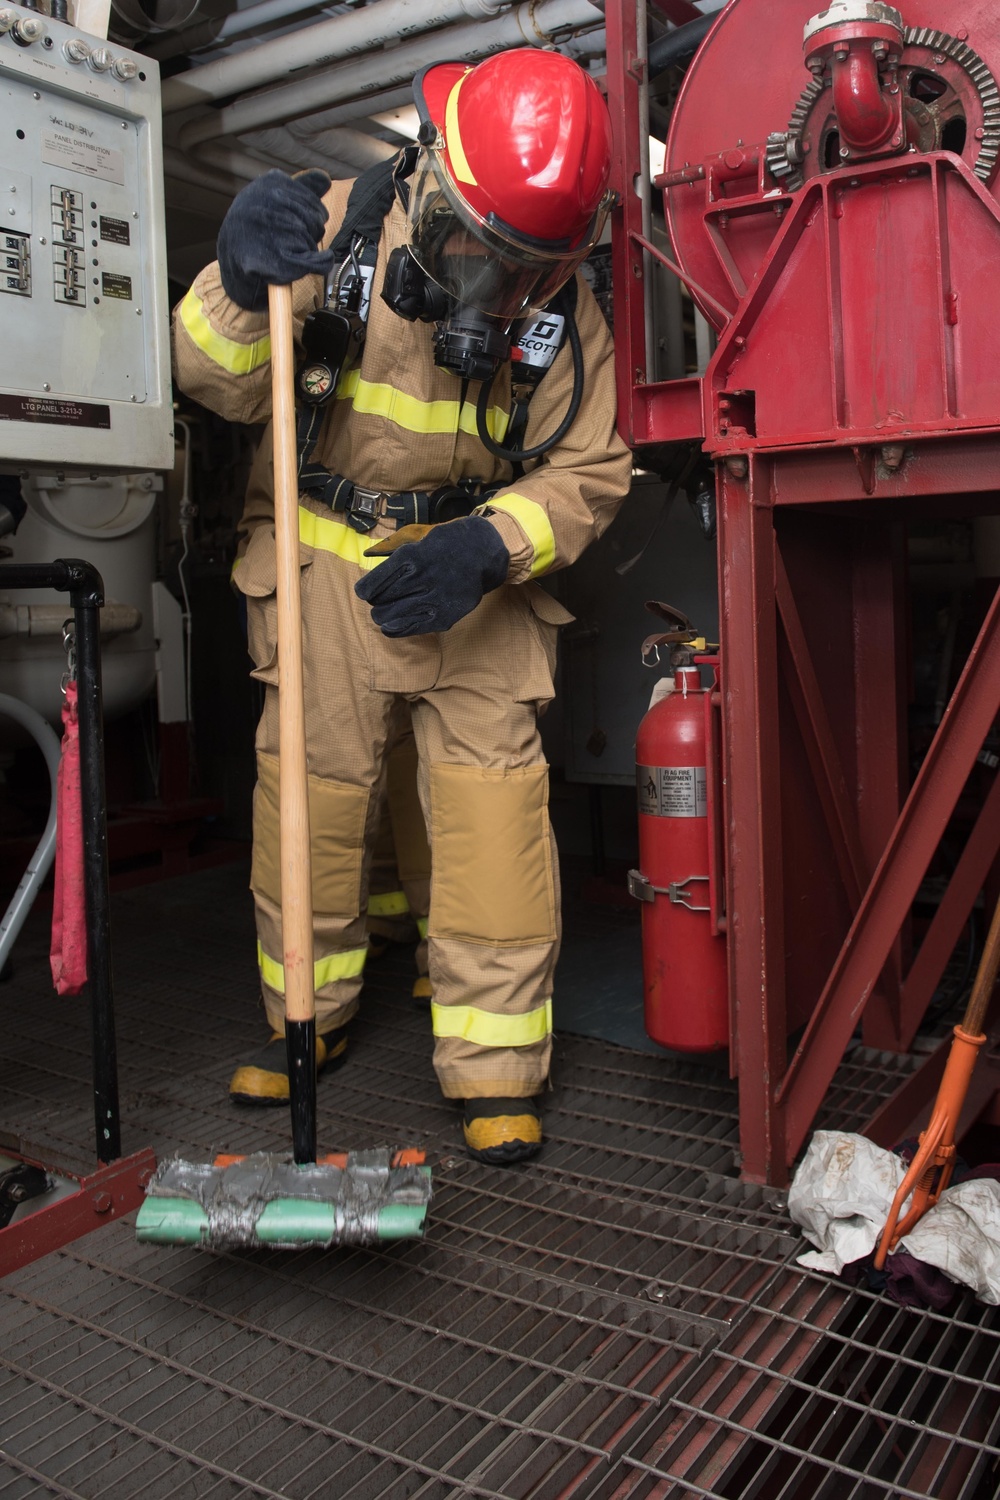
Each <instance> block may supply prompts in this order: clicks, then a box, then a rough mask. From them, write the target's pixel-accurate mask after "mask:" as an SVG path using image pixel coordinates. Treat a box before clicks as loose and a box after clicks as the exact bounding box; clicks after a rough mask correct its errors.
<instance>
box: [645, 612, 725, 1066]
mask: <svg viewBox="0 0 1000 1500" xmlns="http://www.w3.org/2000/svg"><path fill="white" fill-rule="evenodd" d="M674 639H676V637H674ZM673 655H674V660H675V661H676V660H678V659H680V660H682V661H686V663H687V664H686V665H680V666H677V668H676V670H675V673H674V687H673V691H672V692H670V693H668V694H667V695H666V697H664V698H662V699H661V700H660V702H658V703H656V704H655V705H654V706H653V707H652V708H651V709H650V710H649V712H648V713H647V714H646V716H645V718H644V719H643V721H642V723H641V724H640V725H639V732H638V734H637V736H636V744H635V758H636V782H637V790H638V795H639V866H640V867H639V869H638V870H632V871H630V873H629V877H628V879H629V890H630V891H631V893H632V895H633V896H636V897H637V898H638V899H639V900H640V901H641V902H642V903H643V906H642V969H643V989H644V995H645V1007H644V1008H645V1024H646V1031H647V1032H648V1034H649V1035H650V1036H651V1037H652V1039H653V1041H654V1042H659V1043H660V1045H661V1046H663V1047H670V1048H672V1049H673V1050H674V1051H677V1052H713V1051H715V1050H717V1049H718V1048H720V1047H725V1046H727V1045H728V1042H729V998H728V981H727V973H726V939H725V917H724V916H723V914H722V911H721V905H722V902H721V889H722V843H721V806H720V797H719V783H720V767H719V756H718V734H717V733H716V731H715V722H716V721H715V719H714V718H713V715H716V714H717V712H718V705H719V701H720V700H719V658H718V657H717V656H703V657H701V658H700V660H701V662H702V665H704V666H706V667H711V668H713V669H714V670H713V673H712V685H711V686H710V687H709V688H707V689H706V688H703V687H702V684H701V674H700V672H699V671H698V668H697V667H696V666H694V665H693V652H691V651H684V650H683V649H682V650H681V651H677V652H675V653H673Z"/></svg>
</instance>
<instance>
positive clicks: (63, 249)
mask: <svg viewBox="0 0 1000 1500" xmlns="http://www.w3.org/2000/svg"><path fill="white" fill-rule="evenodd" d="M85 263H86V257H85V249H84V223H83V194H82V193H79V192H75V191H74V190H73V189H72V188H67V187H59V186H56V185H53V187H52V278H53V293H54V296H55V300H56V301H57V302H63V303H66V304H67V305H68V306H70V307H85V306H86V305H87V287H86V268H85Z"/></svg>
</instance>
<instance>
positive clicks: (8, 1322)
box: [0, 869, 1000, 1500]
mask: <svg viewBox="0 0 1000 1500" xmlns="http://www.w3.org/2000/svg"><path fill="white" fill-rule="evenodd" d="M245 880H246V877H245V872H244V871H242V870H239V869H237V870H233V869H230V870H220V871H214V872H211V873H210V874H207V875H202V876H198V877H192V878H191V879H188V880H183V881H175V882H170V883H166V884H164V885H161V886H153V887H145V888H142V889H140V890H138V891H135V892H130V893H127V894H126V895H123V896H120V897H118V898H116V902H115V906H114V922H115V928H114V931H115V939H116V987H117V995H118V1016H119V1023H118V1034H119V1054H120V1067H121V1082H122V1108H123V1136H124V1149H125V1150H126V1151H129V1150H134V1149H137V1148H138V1147H140V1146H143V1145H147V1144H149V1145H152V1146H153V1147H154V1149H156V1150H157V1151H159V1152H161V1153H164V1154H169V1153H170V1152H173V1151H177V1150H180V1151H181V1152H183V1153H184V1154H187V1155H192V1156H194V1157H196V1158H207V1157H208V1156H210V1155H211V1154H212V1152H213V1151H214V1150H216V1149H219V1148H224V1149H229V1150H236V1151H239V1150H250V1149H259V1148H264V1149H273V1150H284V1149H287V1119H286V1116H285V1112H284V1111H282V1110H276V1111H256V1110H239V1109H236V1108H234V1107H233V1106H231V1105H230V1104H229V1103H228V1101H227V1099H226V1097H225V1088H226V1084H227V1082H228V1077H229V1074H230V1071H231V1068H232V1064H233V1061H234V1058H235V1057H236V1056H238V1055H239V1053H240V1051H241V1050H243V1048H244V1046H245V1041H246V1038H247V1037H248V1036H250V1037H251V1038H252V1039H253V1038H255V1036H256V1031H255V1030H254V1017H253V1011H252V1005H251V1004H250V1003H249V1001H248V996H249V995H250V994H252V993H253V990H254V987H255V976H254V965H253V943H252V928H251V922H250V908H249V901H248V899H247V897H246V894H245ZM570 941H572V937H570ZM45 946H46V944H45V934H44V932H43V931H42V928H41V926H40V924H36V925H34V926H33V927H32V928H31V930H30V931H29V932H28V933H27V934H26V935H25V937H24V938H23V939H22V942H21V944H20V946H19V949H18V954H17V973H16V976H15V979H14V981H13V983H11V984H9V985H7V986H4V987H3V988H0V1005H3V1006H4V1023H3V1026H2V1027H0V1032H2V1037H0V1054H2V1056H3V1059H4V1060H3V1062H2V1063H0V1132H7V1133H8V1134H12V1135H18V1136H20V1137H22V1138H24V1139H26V1140H27V1141H30V1142H31V1143H33V1144H34V1145H35V1146H36V1148H38V1149H39V1150H40V1151H41V1152H42V1154H47V1155H48V1156H49V1157H50V1158H55V1157H59V1158H61V1159H62V1160H64V1161H66V1162H67V1164H68V1165H78V1166H79V1165H88V1164H89V1163H90V1160H91V1157H90V1150H91V1144H90V1143H91V1139H92V1128H93V1127H92V1119H91V1114H90V1083H89V1069H90V1061H89V1041H88V1033H87V1022H86V1016H85V1013H84V1009H83V1006H82V1004H81V1002H80V1001H78V1000H59V999H58V998H57V997H55V996H53V995H52V993H51V991H50V989H49V986H48V975H47V967H46V965H45ZM411 979H412V974H411V971H410V959H409V955H408V954H403V955H399V956H397V957H394V958H390V959H388V960H385V961H384V962H383V963H382V964H380V965H376V966H374V967H372V968H371V970H370V972H369V976H368V978H367V980H366V989H365V997H364V1007H363V1011H362V1015H361V1017H360V1018H359V1020H358V1022H357V1023H355V1025H354V1026H353V1027H352V1037H351V1056H350V1060H349V1062H348V1065H347V1066H346V1067H345V1068H344V1069H343V1070H342V1071H340V1072H338V1073H337V1074H335V1075H333V1076H332V1077H331V1078H330V1079H329V1080H327V1079H324V1080H323V1081H322V1082H321V1085H320V1091H319V1100H320V1140H321V1144H322V1145H323V1146H324V1147H331V1148H333V1147H338V1146H345V1145H352V1146H366V1145H374V1144H378V1143H380V1142H383V1143H384V1142H385V1141H388V1140H399V1141H406V1142H407V1143H413V1144H418V1145H419V1144H422V1145H425V1146H426V1147H427V1149H428V1150H429V1152H430V1154H431V1157H432V1160H433V1161H434V1167H435V1197H434V1201H433V1204H432V1207H431V1217H430V1221H429V1223H430V1230H429V1234H428V1237H427V1239H426V1240H424V1241H423V1242H411V1243H406V1244H401V1245H397V1246H393V1247H386V1248H384V1249H382V1250H378V1251H361V1250H354V1251H341V1252H333V1253H330V1254H326V1255H323V1254H320V1253H318V1252H314V1251H300V1252H294V1253H292V1252H270V1253H268V1252H256V1253H238V1254H237V1253H234V1254H208V1253H201V1252H196V1251H189V1250H170V1249H165V1248H163V1247H154V1246H139V1245H137V1244H136V1243H135V1241H134V1238H133V1234H132V1229H131V1225H130V1224H127V1223H126V1224H119V1225H110V1226H108V1227H107V1228H106V1229H104V1230H101V1231H99V1232H97V1233H95V1234H92V1235H90V1236H87V1237H86V1238H84V1239H82V1240H79V1241H77V1242H76V1243H75V1244H74V1245H72V1246H69V1247H67V1249H65V1250H64V1251H61V1252H59V1253H57V1254H55V1255H52V1256H49V1257H47V1258H45V1259H44V1260H42V1261H40V1262H37V1263H36V1264H35V1265H34V1266H31V1267H28V1268H26V1269H25V1270H23V1271H20V1272H17V1273H15V1274H13V1275H11V1276H9V1277H7V1278H6V1279H5V1280H4V1281H3V1282H0V1293H2V1297H0V1500H20V1497H22V1496H24V1497H27V1496H32V1497H36V1496H42V1495H55V1496H77V1495H78V1496H81V1497H85V1500H96V1497H102V1500H132V1497H139V1496H142V1497H143V1500H147V1497H149V1500H168V1497H171V1500H173V1497H183V1500H187V1497H198V1500H201V1497H203V1496H208V1497H211V1500H229V1497H234V1500H235V1497H238V1496H239V1497H242V1496H249V1495H261V1496H279V1495H280V1496H283V1497H295V1500H299V1497H301V1500H306V1497H310V1496H314V1497H324V1500H330V1497H333V1500H381V1497H392V1500H395V1497H397V1496H398V1497H403V1496H407V1497H411V1496H417V1497H421V1500H430V1497H434V1500H438V1497H440V1500H445V1497H447V1500H451V1497H458V1496H484V1497H485V1496H493V1497H502V1500H588V1497H592V1496H593V1497H604V1500H607V1497H610V1496H622V1497H625V1496H628V1497H632V1496H635V1497H646V1496H670V1497H673V1496H676V1497H685V1496H689V1495H690V1496H692V1497H693V1496H701V1495H704V1496H717V1497H719V1500H751V1497H759V1500H826V1497H827V1496H829V1497H835V1500H848V1496H852V1497H854V1496H856V1497H858V1500H861V1497H863V1500H868V1497H869V1496H871V1497H873V1500H874V1497H882V1496H886V1495H893V1496H895V1495H900V1496H906V1495H919V1496H922V1497H926V1496H933V1497H934V1500H986V1496H987V1495H989V1497H990V1500H993V1497H994V1495H995V1493H996V1490H997V1488H998V1474H1000V1471H997V1470H996V1467H995V1460H996V1456H997V1447H996V1444H997V1441H998V1432H997V1428H998V1426H1000V1402H998V1401H997V1396H998V1394H1000V1390H998V1381H1000V1337H998V1336H997V1334H996V1333H994V1331H993V1329H994V1323H995V1321H996V1317H995V1315H994V1314H993V1313H992V1312H991V1311H990V1310H987V1309H983V1308H980V1307H978V1306H977V1305H976V1304H974V1303H969V1304H965V1305H963V1310H962V1313H961V1315H960V1317H959V1319H958V1320H955V1319H943V1318H938V1317H933V1316H930V1315H926V1316H925V1315H917V1314H913V1313H909V1312H904V1311H903V1310H901V1309H898V1308H895V1307H893V1305H892V1304H889V1303H886V1302H882V1301H880V1300H879V1299H877V1298H874V1297H872V1296H870V1295H869V1294H867V1293H857V1292H849V1291H847V1290H846V1289H845V1288H843V1287H842V1286H840V1285H838V1284H835V1283H831V1282H829V1281H827V1280H824V1279H821V1278H818V1277H814V1276H809V1275H805V1274H803V1273H801V1272H799V1271H797V1270H795V1269H794V1268H792V1267H791V1264H790V1262H791V1259H792V1257H793V1256H794V1253H795V1251H796V1248H797V1244H798V1241H797V1233H796V1232H795V1231H794V1230H793V1227H792V1226H791V1225H790V1224H789V1223H788V1221H787V1219H786V1217H785V1215H784V1212H783V1206H782V1202H781V1198H780V1195H778V1194H775V1193H773V1192H770V1191H768V1190H765V1189H761V1188H757V1187H753V1186H751V1185H747V1184H742V1183H740V1182H739V1180H738V1178H737V1176H736V1159H737V1154H738V1131H737V1115H736V1094H735V1088H734V1086H733V1084H732V1083H731V1082H730V1080H729V1079H728V1077H727V1076H726V1074H725V1071H724V1070H723V1069H721V1068H720V1067H719V1066H718V1065H717V1064H716V1063H710V1064H709V1063H706V1064H704V1065H703V1064H700V1063H697V1062H691V1061H687V1060H680V1059H669V1058H663V1059H661V1058H659V1057H654V1056H651V1055H648V1054H639V1053H634V1052H630V1051H627V1050H625V1049H623V1048H620V1047H617V1046H614V1045H611V1044H607V1043H602V1042H597V1041H593V1040H590V1039H587V1038H582V1037H576V1036H569V1035H564V1036H561V1037H559V1038H558V1039H557V1047H556V1060H555V1068H554V1081H555V1086H554V1088H553V1090H552V1092H551V1094H550V1095H549V1097H548V1099H547V1101H546V1111H545V1117H546V1133H547V1141H548V1144H547V1145H546V1148H545V1151H544V1153H543V1155H542V1157H541V1158H540V1159H539V1160H538V1161H537V1162H535V1163H532V1164H530V1165H528V1166H525V1167H522V1168H518V1169H515V1170H512V1171H507V1172H504V1171H501V1170H498V1169H491V1168H487V1167H484V1166H480V1165H478V1164H476V1163H473V1162H471V1161H469V1160H468V1159H467V1158H466V1157H465V1156H464V1155H463V1154H462V1153H461V1131H460V1113H459V1111H458V1109H457V1108H456V1107H455V1106H454V1105H452V1104H449V1103H447V1102H445V1101H443V1100H442V1099H441V1097H440V1095H439V1093H438V1090H437V1085H436V1082H435V1080H434V1076H433V1072H432V1069H431V1066H430V1056H431V1038H430V1027H429V1023H428V1017H427V1012H426V1009H425V1008H424V1009H421V1008H418V1007H417V1006H415V1005H413V1004H412V1003H411V1002H410V1000H409V998H408V992H409V987H410V983H411ZM5 1002H6V1004H5ZM261 1029H262V1022H261ZM913 1065H914V1060H913V1059H899V1058H895V1057H892V1056H890V1055H887V1054H882V1053H874V1052H869V1051H866V1050H864V1049H862V1048H857V1049H855V1051H854V1052H853V1053H852V1054H851V1056H850V1057H849V1059H848V1060H847V1061H846V1062H845V1064H844V1066H843V1067H842V1068H841V1070H840V1072H839V1073H838V1075H837V1079H836V1080H835V1084H834V1087H833V1089H832V1090H831V1094H830V1097H829V1098H828V1101H827V1117H826V1119H825V1121H824V1123H826V1124H843V1125H850V1124H851V1123H853V1122H854V1119H855V1118H856V1113H855V1114H854V1115H853V1116H852V1111H855V1112H860V1109H861V1107H862V1101H863V1107H864V1108H865V1109H869V1110H870V1108H871V1105H872V1100H873V1098H877V1097H879V1096H880V1095H881V1096H885V1095H886V1094H888V1092H890V1091H891V1089H892V1088H893V1087H895V1085H896V1083H897V1082H898V1081H899V1078H900V1077H901V1076H905V1073H906V1072H907V1071H909V1069H910V1068H912V1066H913ZM984 1485H985V1486H986V1487H985V1488H983V1486H984Z"/></svg>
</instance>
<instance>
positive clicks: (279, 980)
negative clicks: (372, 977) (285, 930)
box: [257, 942, 368, 995]
mask: <svg viewBox="0 0 1000 1500" xmlns="http://www.w3.org/2000/svg"><path fill="white" fill-rule="evenodd" d="M367 955H368V949H367V947H365V948H348V949H347V951H346V952H345V953H329V954H327V956H326V958H318V959H317V960H316V962H315V963H314V964H313V985H314V987H315V988H316V989H322V987H323V985H324V984H332V983H333V982H334V980H335V979H354V978H356V977H357V975H358V974H360V973H361V972H362V970H363V969H364V966H365V958H366V957H367ZM257 967H258V969H259V970H260V977H261V979H263V981H264V983H265V984H266V985H268V986H269V988H270V989H272V990H276V991H277V993H278V994H279V995H283V994H284V993H285V966H284V964H280V963H279V962H278V960H277V959H276V958H271V956H270V955H269V954H267V953H265V952H264V950H263V948H262V947H261V945H260V943H259V942H258V944H257Z"/></svg>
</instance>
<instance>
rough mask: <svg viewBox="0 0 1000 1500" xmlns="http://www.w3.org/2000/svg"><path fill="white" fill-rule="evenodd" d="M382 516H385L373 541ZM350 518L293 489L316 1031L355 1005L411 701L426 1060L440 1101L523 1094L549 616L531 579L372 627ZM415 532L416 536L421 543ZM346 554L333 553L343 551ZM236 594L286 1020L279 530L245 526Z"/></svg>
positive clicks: (545, 1013) (547, 837)
mask: <svg viewBox="0 0 1000 1500" xmlns="http://www.w3.org/2000/svg"><path fill="white" fill-rule="evenodd" d="M392 529H393V528H392V527H391V526H384V525H380V526H379V527H377V528H376V530H375V531H374V532H373V533H371V534H370V537H369V542H370V541H372V540H375V539H377V538H378V536H380V535H383V534H387V533H388V532H389V531H391V530H392ZM346 533H347V528H346V527H344V526H343V524H342V523H341V522H339V521H338V520H337V519H336V518H335V517H334V516H333V515H332V513H331V512H330V511H328V510H326V508H325V507H323V506H321V505H319V504H318V503H314V502H303V506H302V508H301V509H300V535H302V536H305V537H307V538H308V539H309V541H308V544H307V543H306V542H303V544H302V546H301V548H300V565H301V581H302V610H303V668H304V679H305V698H306V741H307V755H308V761H309V797H310V803H309V810H310V823H311V836H312V881H313V909H314V929H313V930H314V959H315V979H316V1016H317V1023H316V1024H317V1030H318V1032H320V1033H321V1034H322V1033H323V1032H326V1031H330V1030H332V1029H334V1028H335V1027H338V1026H342V1025H343V1024H344V1023H345V1022H347V1021H349V1020H350V1018H351V1017H352V1015H353V1014H354V1013H355V1011H356V1009H357V1004H358V992H359V990H360V988H361V981H362V973H363V968H364V961H365V955H366V948H367V945H366V937H365V924H366V905H367V901H368V877H369V871H368V851H370V849H371V847H372V845H373V843H374V839H375V833H376V822H377V818H378V808H379V793H380V784H381V779H382V777H383V774H384V769H383V768H384V760H385V752H386V747H387V744H388V743H389V741H390V738H391V736H392V734H393V733H394V722H395V721H396V707H397V704H398V703H399V701H400V700H401V699H402V700H405V701H406V702H407V703H409V705H410V711H411V715H412V722H413V732H414V737H415V741H416V747H417V751H418V756H419V767H418V778H417V779H418V791H419V795H420V802H421V806H422V807H423V811H424V817H425V820H426V824H427V831H428V837H429V842H430V848H431V852H432V857H433V874H432V880H431V900H430V919H429V930H428V939H429V960H430V978H431V984H432V987H433V992H434V1000H433V1004H432V1007H431V1013H432V1021H433V1028H434V1036H435V1049H434V1066H435V1069H436V1072H437V1075H438V1080H439V1082H440V1085H441V1089H442V1091H443V1093H444V1094H445V1095H446V1097H449V1098H457V1099H462V1098H483V1097H491V1096H498V1095H499V1096H509V1097H512V1098H526V1097H530V1096H531V1095H533V1094H537V1093H538V1092H539V1090H540V1089H541V1088H542V1086H543V1085H544V1083H545V1080H546V1078H547V1075H548V1069H549V1058H550V1053H551V1015H552V1007H551V995H552V975H553V970H554V968H555V962H556V958H557V955H558V946H559V888H558V867H557V863H556V857H555V846H554V841H553V838H552V833H551V829H550V826H549V816H548V768H547V766H546V764H545V761H544V758H543V755H542V749H541V742H540V739H539V735H538V728H537V715H538V711H539V708H540V707H541V706H543V705H544V704H545V703H546V702H547V701H548V700H549V699H550V698H551V697H552V692H553V686H552V672H553V669H554V664H555V635H556V624H557V623H560V622H561V621H562V620H565V619H567V618H569V617H568V616H567V615H566V613H565V611H563V610H562V608H561V606H559V605H558V604H557V603H556V602H555V601H554V600H552V599H551V598H550V597H549V596H548V595H547V594H545V593H544V592H543V591H542V590H541V589H538V588H537V587H536V586H535V585H532V584H528V585H518V586H507V585H505V586H503V587H502V588H500V589H497V590H494V591H493V592H492V593H490V594H487V595H486V597H485V599H484V600H483V602H482V603H481V604H480V605H479V607H478V608H477V609H476V610H474V611H473V613H472V614H471V615H468V616H466V618H465V619H464V620H460V621H459V622H458V624H457V625H455V626H453V628H452V629H451V630H449V631H447V632H445V633H443V634H441V635H425V636H413V637H409V638H406V639H403V640H389V639H387V638H386V637H384V636H383V635H382V633H381V631H379V629H378V627H377V626H375V625H374V624H373V622H372V619H371V613H370V610H369V608H368V606H367V605H366V604H364V603H363V602H362V601H361V600H360V599H358V598H357V596H356V595H355V593H354V587H353V586H354V583H355V582H356V580H357V579H358V577H359V576H360V568H359V566H358V565H357V564H356V563H354V562H352V561H350V560H345V557H344V555H343V554H344V552H345V550H346V551H348V552H349V547H348V543H351V545H353V543H352V541H351V538H352V537H355V536H356V534H354V533H352V534H351V535H350V536H347V535H346ZM417 545H419V544H417ZM338 554H339V555H338ZM234 577H235V581H236V584H237V586H238V587H239V588H240V589H241V590H242V591H243V593H244V594H246V596H247V602H248V624H249V644H250V654H251V656H252V658H253V660H254V661H255V663H256V669H255V671H254V674H253V675H254V676H256V677H257V678H258V679H260V680H261V681H262V682H264V683H265V684H266V685H267V691H266V694H265V704H264V712H263V715H262V717H261V721H260V725H259V728H258V732H257V769H258V781H257V788H256V791H255V794H254V849H253V866H252V872H251V887H252V889H253V892H254V897H255V902H256V912H257V935H258V959H259V964H260V973H261V982H262V991H263V997H264V1004H265V1008H266V1010H267V1015H268V1019H269V1020H270V1022H271V1024H272V1026H274V1027H275V1028H276V1029H278V1030H280V1029H281V1028H282V1025H283V989H284V982H283V970H282V964H281V955H282V946H281V906H280V902H281V890H280V874H279V862H278V760H277V745H278V693H277V664H276V652H277V640H276V627H275V602H274V580H275V565H274V538H273V531H272V529H271V528H270V527H263V526H262V527H258V528H257V530H255V531H254V533H253V535H252V537H251V539H250V543H249V546H248V548H247V552H246V555H245V557H244V558H243V560H242V562H241V563H240V565H239V567H238V569H237V570H236V573H235V575H234Z"/></svg>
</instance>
